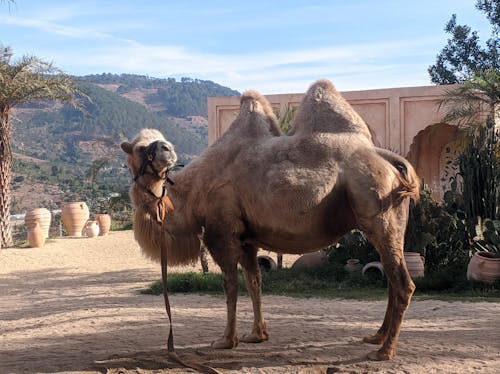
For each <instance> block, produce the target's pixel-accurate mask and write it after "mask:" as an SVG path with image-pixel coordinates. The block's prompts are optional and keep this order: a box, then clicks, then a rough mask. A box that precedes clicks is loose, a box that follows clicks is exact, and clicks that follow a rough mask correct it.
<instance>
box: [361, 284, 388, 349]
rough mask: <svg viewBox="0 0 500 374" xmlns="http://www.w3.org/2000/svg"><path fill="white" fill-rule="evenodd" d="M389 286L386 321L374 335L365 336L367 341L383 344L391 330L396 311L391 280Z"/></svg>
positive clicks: (364, 339)
mask: <svg viewBox="0 0 500 374" xmlns="http://www.w3.org/2000/svg"><path fill="white" fill-rule="evenodd" d="M387 288H388V299H387V309H386V311H385V317H384V322H383V323H382V326H380V328H379V329H378V331H377V332H376V333H375V334H374V335H371V336H366V337H364V338H363V341H364V342H365V343H369V344H382V343H383V342H384V341H385V339H386V337H387V333H388V332H389V325H390V323H391V320H392V313H393V311H394V289H393V287H392V286H391V283H390V282H388V286H387Z"/></svg>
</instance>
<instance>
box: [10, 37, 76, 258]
mask: <svg viewBox="0 0 500 374" xmlns="http://www.w3.org/2000/svg"><path fill="white" fill-rule="evenodd" d="M0 50H2V51H4V52H3V53H1V54H0V248H2V247H9V246H12V244H13V242H12V232H11V227H10V222H9V216H10V205H11V191H10V186H11V180H12V122H11V115H12V109H13V108H14V107H15V106H16V105H18V104H22V103H27V102H32V101H37V100H59V101H63V102H69V103H71V104H73V105H74V106H75V107H78V103H77V101H76V98H75V95H76V94H81V95H83V96H85V95H84V94H83V92H82V91H81V90H80V89H78V88H77V87H76V86H75V82H74V81H73V79H72V78H71V77H69V76H68V75H66V74H63V72H62V71H61V70H59V69H58V68H56V67H55V66H53V65H52V64H51V63H48V62H45V61H43V60H41V59H39V58H37V57H34V56H23V57H22V58H21V59H19V60H15V61H13V60H12V53H11V51H10V48H3V47H1V48H0Z"/></svg>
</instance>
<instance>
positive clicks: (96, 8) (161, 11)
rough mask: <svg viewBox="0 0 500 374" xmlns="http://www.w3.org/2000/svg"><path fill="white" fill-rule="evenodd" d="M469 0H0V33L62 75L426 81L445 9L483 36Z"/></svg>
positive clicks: (345, 87)
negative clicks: (52, 63) (61, 72)
mask: <svg viewBox="0 0 500 374" xmlns="http://www.w3.org/2000/svg"><path fill="white" fill-rule="evenodd" d="M474 3H475V1H474V0H417V1H415V0H413V1H408V0H377V1H375V0H358V1H356V0H351V1H347V0H344V1H342V0H330V1H327V0H325V1H315V0H309V1H307V0H304V1H298V0H287V1H279V0H275V1H272V0H266V1H260V0H255V1H235V0H231V1H222V0H221V1H217V0H214V1H201V0H200V1H169V0H164V1H162V0H151V1H136V0H135V1H134V0H120V1H91V0H72V1H67V0H44V1H40V0H16V1H15V3H14V4H9V3H8V1H3V2H0V43H2V44H3V45H4V46H10V47H11V48H12V49H13V50H14V54H15V56H17V57H20V56H21V55H24V54H33V55H36V56H38V57H41V58H43V59H45V60H48V61H52V62H54V63H55V64H56V66H58V67H60V68H61V69H63V70H64V71H65V72H67V73H69V74H75V75H85V74H100V73H103V72H106V73H108V72H109V73H132V74H141V75H149V76H151V77H158V78H167V77H174V78H177V79H179V78H181V77H191V78H198V79H208V80H212V81H214V82H217V83H219V84H222V85H225V86H228V87H231V88H233V89H236V90H238V91H240V92H242V91H244V90H247V89H256V90H258V91H260V92H262V93H264V94H271V93H296V92H304V91H305V90H306V89H307V87H308V86H309V85H310V84H311V83H312V82H313V81H315V80H317V79H320V78H328V79H330V80H331V81H332V82H333V83H334V84H335V85H336V86H337V88H338V89H340V90H342V91H350V90H362V89H373V88H386V87H405V86H422V85H430V84H431V83H430V80H429V77H428V74H427V68H428V66H429V65H431V64H433V63H434V61H435V58H436V55H437V53H438V52H439V51H440V50H441V48H442V47H443V46H444V45H445V43H446V40H447V38H448V35H447V34H445V32H444V30H443V29H444V26H445V24H446V22H447V21H448V20H449V19H450V17H451V15H452V14H453V13H456V14H457V17H458V22H459V23H460V24H467V25H469V26H471V27H472V28H473V29H474V30H477V31H478V32H479V36H480V39H481V40H482V41H485V40H486V39H487V38H489V37H490V27H489V24H488V22H487V20H486V17H485V16H484V14H483V13H481V12H479V11H478V10H476V9H475V8H474Z"/></svg>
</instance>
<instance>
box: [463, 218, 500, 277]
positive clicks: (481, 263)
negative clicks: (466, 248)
mask: <svg viewBox="0 0 500 374" xmlns="http://www.w3.org/2000/svg"><path fill="white" fill-rule="evenodd" d="M483 227H484V230H483V233H482V236H483V239H477V240H475V241H474V248H475V249H477V252H476V253H474V255H473V256H472V258H471V259H470V261H469V264H468V266H467V279H469V280H474V281H480V282H485V283H494V282H496V281H497V280H500V221H498V220H490V219H486V220H485V221H484V222H483Z"/></svg>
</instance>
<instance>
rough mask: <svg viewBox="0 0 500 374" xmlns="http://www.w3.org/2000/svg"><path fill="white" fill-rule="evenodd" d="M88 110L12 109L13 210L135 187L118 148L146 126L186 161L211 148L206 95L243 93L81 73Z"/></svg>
mask: <svg viewBox="0 0 500 374" xmlns="http://www.w3.org/2000/svg"><path fill="white" fill-rule="evenodd" d="M76 79H77V80H78V81H79V83H78V84H79V85H81V87H82V89H83V90H84V91H85V92H86V94H87V95H88V96H89V98H90V100H87V99H84V98H80V99H79V100H80V102H81V103H82V106H83V107H84V110H83V111H79V110H76V109H74V108H72V107H70V106H68V105H62V104H59V103H54V102H41V103H36V104H29V105H24V106H22V107H19V108H16V110H15V112H14V121H13V126H14V132H13V150H14V152H15V160H14V181H13V191H14V203H13V209H12V212H13V213H18V212H22V211H24V210H26V209H33V208H36V207H38V206H46V207H51V208H55V207H57V206H59V205H60V203H61V201H63V200H70V199H73V200H74V199H81V200H91V199H92V198H91V197H90V195H91V194H97V195H98V196H101V197H102V196H105V195H106V194H109V193H110V192H116V191H118V190H120V192H121V193H123V191H124V190H126V188H127V187H128V185H129V184H130V177H129V174H128V170H127V169H126V168H124V167H123V163H124V155H123V152H122V151H121V149H120V148H119V143H120V142H121V141H122V140H123V139H125V138H126V139H131V138H132V137H133V136H134V135H135V134H136V133H137V132H138V131H139V130H140V129H142V128H145V127H152V128H156V129H158V130H160V131H161V132H162V133H163V134H164V135H165V136H166V137H167V138H168V139H169V140H170V141H171V142H172V143H173V144H174V145H175V147H176V150H177V152H178V154H179V158H180V161H181V162H182V163H183V164H185V163H187V162H189V161H190V160H191V159H192V158H193V157H196V156H197V155H199V154H200V153H201V152H202V151H203V150H204V149H205V148H206V146H207V133H208V132H207V97H209V96H234V95H238V94H239V93H238V92H237V91H234V90H231V89H229V88H227V87H223V86H220V85H218V84H216V83H214V82H211V81H202V80H193V79H190V78H182V79H181V81H180V82H177V81H176V80H175V79H172V78H169V79H158V78H150V77H145V76H139V75H130V74H124V75H115V74H101V75H89V76H84V77H76Z"/></svg>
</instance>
